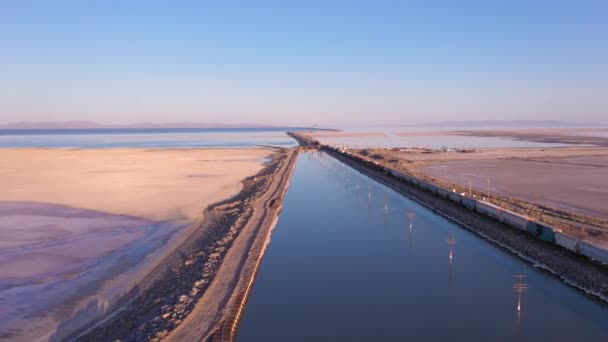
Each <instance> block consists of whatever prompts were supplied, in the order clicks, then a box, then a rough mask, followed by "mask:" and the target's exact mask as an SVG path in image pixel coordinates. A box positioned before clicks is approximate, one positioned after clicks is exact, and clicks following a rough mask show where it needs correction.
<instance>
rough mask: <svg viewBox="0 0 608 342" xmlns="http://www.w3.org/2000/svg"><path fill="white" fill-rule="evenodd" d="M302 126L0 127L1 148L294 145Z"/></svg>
mask: <svg viewBox="0 0 608 342" xmlns="http://www.w3.org/2000/svg"><path fill="white" fill-rule="evenodd" d="M288 130H289V131H297V130H301V129H299V128H286V127H276V128H174V129H170V128H167V129H28V130H0V147H55V148H119V147H133V148H171V147H173V148H195V147H255V146H256V145H272V146H282V147H293V146H295V145H296V142H295V140H293V139H291V138H290V137H289V136H287V135H286V134H285V132H286V131H288Z"/></svg>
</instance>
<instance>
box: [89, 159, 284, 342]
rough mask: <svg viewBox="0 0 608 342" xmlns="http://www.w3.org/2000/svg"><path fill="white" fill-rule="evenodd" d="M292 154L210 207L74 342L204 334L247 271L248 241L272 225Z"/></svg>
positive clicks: (183, 337)
mask: <svg viewBox="0 0 608 342" xmlns="http://www.w3.org/2000/svg"><path fill="white" fill-rule="evenodd" d="M295 153H296V150H294V149H292V150H285V151H283V152H277V153H276V154H275V155H274V161H273V162H272V163H270V164H268V165H266V167H265V168H264V169H263V170H261V171H260V172H258V173H257V174H256V175H255V176H252V177H249V178H247V179H246V180H245V181H243V188H242V190H241V191H240V192H239V193H238V194H237V195H235V196H234V197H232V198H230V199H228V200H224V201H221V202H219V203H217V204H215V205H213V206H211V207H209V208H208V209H207V210H206V216H205V220H204V222H203V223H202V225H201V226H200V227H199V228H197V229H196V230H195V231H194V233H193V234H192V235H191V236H190V237H189V238H188V239H187V241H186V242H185V243H184V244H183V245H181V246H180V247H179V248H178V249H177V250H176V251H175V252H174V253H172V254H171V255H170V256H169V257H168V258H167V259H165V260H164V261H163V263H162V264H160V265H159V266H158V267H157V268H156V269H155V270H154V271H153V272H152V273H151V274H150V275H149V276H148V277H147V278H146V280H144V282H143V283H141V284H140V285H139V286H138V288H136V289H135V290H134V291H133V292H132V293H131V294H130V295H129V297H130V298H131V300H130V301H129V302H128V303H127V305H125V306H123V307H122V308H121V310H120V311H119V312H117V313H116V315H115V316H113V317H111V319H109V320H106V321H104V322H103V324H102V325H98V326H96V327H95V329H93V330H89V331H87V332H86V334H85V335H83V336H80V337H79V340H83V341H107V340H114V339H116V338H120V339H122V340H149V339H153V340H160V339H166V338H167V337H170V338H171V339H174V340H180V341H182V340H200V339H201V338H202V337H204V336H207V335H209V334H210V333H211V332H212V331H213V329H214V328H215V327H216V325H217V324H218V323H219V322H220V321H221V320H222V317H223V316H222V315H223V314H224V308H225V306H226V304H227V303H228V300H229V298H230V296H231V295H232V294H233V292H234V289H235V288H236V286H237V284H238V283H239V280H240V278H241V275H242V272H244V270H246V269H247V265H248V263H247V261H248V255H250V254H249V253H250V251H251V247H252V246H254V241H256V239H259V236H261V235H264V234H260V233H259V232H260V230H261V229H266V227H268V226H269V225H270V224H271V222H272V221H273V220H272V215H270V213H271V212H274V211H275V210H276V208H277V207H278V206H279V203H280V198H277V194H280V193H281V192H282V189H284V188H285V187H286V184H287V182H286V180H287V179H288V177H289V175H290V173H291V168H290V165H292V164H293V162H294V160H295V157H294V156H295ZM269 218H270V219H269ZM251 255H255V252H251ZM135 327H137V329H135ZM174 336H179V337H174Z"/></svg>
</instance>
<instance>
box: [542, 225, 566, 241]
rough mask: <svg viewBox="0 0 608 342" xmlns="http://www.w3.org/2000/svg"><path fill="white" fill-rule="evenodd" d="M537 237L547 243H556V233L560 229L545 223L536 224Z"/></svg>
mask: <svg viewBox="0 0 608 342" xmlns="http://www.w3.org/2000/svg"><path fill="white" fill-rule="evenodd" d="M536 227H537V228H536V229H537V230H536V234H537V235H536V236H538V237H539V238H540V239H541V240H543V241H545V242H550V243H555V232H556V231H559V232H561V230H560V229H558V228H555V227H552V226H550V225H547V224H545V223H539V222H536Z"/></svg>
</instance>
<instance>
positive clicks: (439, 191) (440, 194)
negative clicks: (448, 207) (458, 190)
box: [437, 187, 450, 198]
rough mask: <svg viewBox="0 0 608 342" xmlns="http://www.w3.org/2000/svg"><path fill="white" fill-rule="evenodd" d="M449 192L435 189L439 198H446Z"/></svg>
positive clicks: (438, 188)
mask: <svg viewBox="0 0 608 342" xmlns="http://www.w3.org/2000/svg"><path fill="white" fill-rule="evenodd" d="M449 193H450V192H449V191H448V190H447V189H444V188H441V187H437V194H438V195H439V196H441V197H444V198H447V197H448V194H449Z"/></svg>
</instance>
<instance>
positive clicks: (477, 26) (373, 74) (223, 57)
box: [0, 0, 608, 125]
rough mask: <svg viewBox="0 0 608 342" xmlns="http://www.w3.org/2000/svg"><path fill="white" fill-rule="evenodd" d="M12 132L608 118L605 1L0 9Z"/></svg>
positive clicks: (0, 81)
mask: <svg viewBox="0 0 608 342" xmlns="http://www.w3.org/2000/svg"><path fill="white" fill-rule="evenodd" d="M0 16H1V20H0V44H1V46H2V49H1V51H2V53H1V54H0V73H1V75H2V77H0V87H1V89H2V92H0V115H1V118H0V122H13V121H64V120H91V121H98V122H102V123H132V122H142V121H149V122H168V121H169V122H174V121H195V122H226V123H264V124H283V125H309V124H315V123H318V124H325V125H335V124H366V123H374V124H378V123H380V124H409V123H426V122H435V121H446V120H450V121H451V120H564V121H576V122H606V121H608V119H605V118H608V115H607V114H608V96H607V95H608V1H585V0H582V1H516V0H511V1H495V2H493V1H355V0H351V1H242V2H237V1H98V2H94V1H26V0H23V1H2V2H0Z"/></svg>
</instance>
